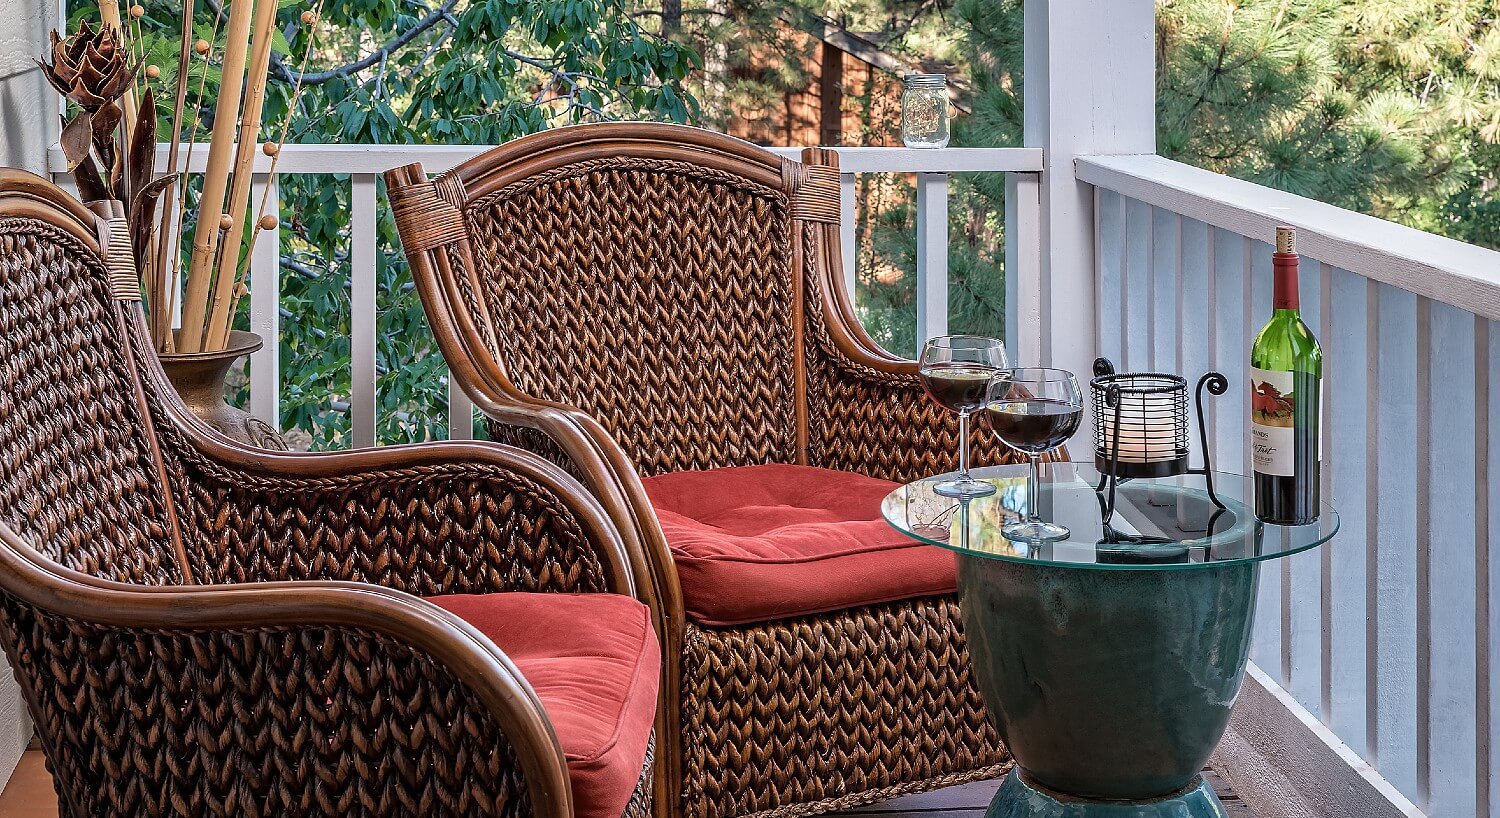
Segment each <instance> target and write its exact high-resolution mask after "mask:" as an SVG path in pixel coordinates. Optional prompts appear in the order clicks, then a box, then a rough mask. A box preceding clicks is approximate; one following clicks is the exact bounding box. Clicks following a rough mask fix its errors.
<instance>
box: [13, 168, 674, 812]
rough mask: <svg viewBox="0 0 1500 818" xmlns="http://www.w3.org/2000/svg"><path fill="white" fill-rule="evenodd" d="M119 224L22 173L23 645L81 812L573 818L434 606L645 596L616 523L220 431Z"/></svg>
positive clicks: (28, 693)
mask: <svg viewBox="0 0 1500 818" xmlns="http://www.w3.org/2000/svg"><path fill="white" fill-rule="evenodd" d="M108 228H109V225H108V223H106V222H104V221H103V220H101V219H99V218H97V217H96V216H95V214H94V213H93V212H91V211H90V210H88V209H86V208H85V207H84V206H83V205H81V204H79V203H78V202H76V201H75V200H73V199H72V198H71V197H69V196H68V195H67V194H65V193H64V192H63V191H62V190H60V189H59V188H57V187H55V186H54V185H52V184H51V183H49V182H47V181H46V180H44V179H42V178H40V177H37V176H33V175H31V174H28V173H24V172H21V171H14V170H9V169H0V639H3V642H4V648H5V653H6V657H7V659H8V660H9V662H10V665H11V667H12V668H14V671H15V673H16V677H17V679H18V680H19V681H20V684H21V689H22V692H23V694H24V697H25V700H26V703H27V706H28V707H29V708H30V711H31V713H32V715H33V716H34V718H35V721H36V729H37V737H38V739H39V740H40V743H41V747H42V750H43V752H44V753H45V756H46V760H47V764H48V766H49V768H50V769H51V771H52V774H53V776H54V781H55V786H56V788H57V790H58V793H59V796H60V809H61V813H62V815H64V816H68V818H85V817H87V818H98V816H138V815H176V816H195V817H197V816H225V817H226V818H227V817H228V816H281V815H324V816H398V815H421V816H428V815H455V816H457V815H465V816H468V815H497V816H507V818H523V817H525V816H538V817H541V816H545V818H572V815H573V806H572V797H571V793H570V788H569V779H568V773H567V768H566V766H565V763H564V756H563V751H562V749H561V747H560V746H559V743H558V739H557V736H556V734H555V733H554V731H553V729H552V726H551V723H550V722H549V720H548V718H547V714H546V713H545V712H544V710H543V709H542V705H541V703H540V702H539V700H538V699H537V697H536V695H535V693H534V692H533V691H532V689H531V688H530V686H529V685H528V684H527V683H526V681H525V679H524V678H523V677H522V676H521V674H520V673H519V672H518V671H517V669H516V666H515V665H514V664H513V663H512V662H511V661H510V660H509V659H508V658H507V657H506V656H505V655H504V654H503V653H502V652H501V651H500V650H498V649H497V648H496V647H495V645H494V644H493V643H492V642H490V640H488V639H487V638H485V637H483V636H482V635H481V634H480V633H479V632H478V631H476V630H475V629H474V628H472V627H470V626H469V625H467V624H466V623H464V622H463V621H461V620H460V619H458V618H456V617H455V616H453V615H451V614H449V613H447V612H446V611H443V610H441V609H439V608H437V607H436V606H434V605H432V604H430V603H427V602H424V601H422V600H420V599H417V598H416V596H417V595H433V594H440V593H485V592H492V591H512V590H525V591H560V592H584V591H598V592H606V591H608V592H616V593H622V594H631V595H633V594H634V588H635V586H634V579H633V576H632V573H631V570H630V566H629V558H628V556H627V555H626V553H625V551H624V548H623V544H622V541H621V539H620V537H619V535H618V534H617V533H616V528H615V526H614V525H612V524H611V522H610V520H609V519H608V517H607V515H606V514H605V512H604V510H603V509H602V508H601V507H600V505H599V504H598V503H597V502H595V501H593V500H591V499H590V498H589V497H588V496H587V494H586V493H585V492H583V491H582V489H581V487H580V486H579V485H578V483H577V482H576V481H575V480H574V479H573V478H571V477H569V476H568V475H566V474H564V473H563V472H562V471H561V470H560V469H558V468H557V467H555V466H553V465H551V464H549V463H546V462H543V461H541V460H540V459H538V458H535V457H533V456H531V455H529V454H526V453H524V452H518V451H516V450H514V449H510V448H507V447H503V446H499V445H494V444H482V443H472V444H465V443H454V444H433V445H421V446H399V447H390V448H385V449H379V450H366V451H354V452H339V453H326V454H305V453H304V454H298V453H279V452H270V451H263V450H257V449H250V448H247V447H244V446H241V445H239V444H237V443H234V442H232V441H230V440H227V439H225V438H223V437H221V436H219V435H218V434H217V433H215V432H212V431H211V430H209V429H208V428H207V427H206V426H204V425H202V424H201V423H199V422H198V421H197V420H196V419H195V418H194V417H192V416H191V415H190V414H189V413H188V412H187V410H186V408H185V407H184V406H183V405H182V403H181V401H180V400H179V399H178V398H177V396H176V393H175V392H174V391H173V390H172V389H171V387H170V385H168V384H167V383H166V381H165V379H164V376H163V374H162V371H161V368H160V366H159V364H158V363H157V360H156V357H155V355H154V353H153V351H152V347H151V345H150V342H149V340H148V338H147V335H146V332H145V329H144V323H143V315H142V310H141V305H140V303H139V283H138V280H137V279H136V278H135V275H134V270H133V269H132V266H131V265H130V264H129V262H128V258H129V247H128V243H126V244H123V245H121V244H118V243H117V244H115V246H113V247H110V246H109V242H108V241H107V240H105V239H101V236H104V237H108V236H110V235H111V234H110V231H109V229H108ZM123 235H124V234H123V233H121V232H120V231H118V230H117V231H116V232H115V236H116V238H118V237H120V236H123ZM122 259H126V260H127V261H124V262H122ZM111 273H113V274H114V275H113V279H111ZM649 790H650V785H649V775H647V774H643V776H642V779H641V784H640V786H639V787H638V791H637V797H636V798H634V799H632V802H631V806H630V808H629V809H628V810H627V812H626V816H627V818H643V816H645V815H647V814H649V812H650V806H649Z"/></svg>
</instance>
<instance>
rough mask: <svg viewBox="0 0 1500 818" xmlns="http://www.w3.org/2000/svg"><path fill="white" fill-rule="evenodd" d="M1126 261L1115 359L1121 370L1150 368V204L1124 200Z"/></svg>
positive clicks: (1121, 283) (1123, 267)
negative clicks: (1122, 315) (1118, 348)
mask: <svg viewBox="0 0 1500 818" xmlns="http://www.w3.org/2000/svg"><path fill="white" fill-rule="evenodd" d="M1124 239H1125V261H1124V264H1123V265H1122V267H1121V272H1120V287H1121V290H1120V300H1121V303H1120V309H1123V310H1124V312H1125V318H1124V340H1125V347H1124V349H1123V351H1122V354H1121V356H1120V358H1121V360H1118V361H1115V364H1116V365H1117V366H1119V367H1120V369H1121V371H1126V372H1133V371H1139V370H1143V369H1150V368H1151V317H1150V312H1149V310H1150V307H1149V304H1150V303H1151V289H1150V288H1151V206H1150V205H1148V204H1145V203H1143V202H1138V201H1136V200H1134V199H1128V200H1126V203H1125V233H1124Z"/></svg>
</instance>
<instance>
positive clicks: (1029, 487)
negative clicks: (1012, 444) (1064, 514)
mask: <svg viewBox="0 0 1500 818" xmlns="http://www.w3.org/2000/svg"><path fill="white" fill-rule="evenodd" d="M1027 457H1028V458H1029V459H1030V460H1031V468H1030V470H1028V471H1027V474H1026V522H1028V523H1039V522H1041V521H1042V515H1041V514H1040V513H1038V508H1039V507H1040V505H1041V502H1042V498H1041V497H1040V496H1038V495H1040V494H1041V482H1042V481H1041V475H1040V473H1039V466H1038V464H1039V463H1040V462H1041V457H1040V456H1039V455H1034V454H1033V455H1027Z"/></svg>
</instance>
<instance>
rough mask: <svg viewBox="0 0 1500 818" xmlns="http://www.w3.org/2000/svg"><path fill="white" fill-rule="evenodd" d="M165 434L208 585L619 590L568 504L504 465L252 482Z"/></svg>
mask: <svg viewBox="0 0 1500 818" xmlns="http://www.w3.org/2000/svg"><path fill="white" fill-rule="evenodd" d="M161 428H162V429H163V433H162V435H161V441H162V450H163V454H164V457H165V459H166V463H167V472H168V474H169V475H170V476H171V480H172V485H173V487H174V491H173V496H174V497H175V499H176V500H177V504H178V519H180V520H181V521H182V524H183V529H184V536H183V540H184V545H185V546H186V548H187V550H188V556H189V558H190V559H191V560H193V564H194V566H195V567H196V568H197V570H199V571H201V572H204V573H205V576H204V577H203V578H202V579H203V581H205V582H267V581H279V580H309V579H330V580H349V581H355V582H369V583H372V584H375V585H380V586H382V587H385V588H393V589H395V590H398V591H405V592H406V593H409V594H414V595H417V596H432V595H436V594H482V593H492V592H498V591H560V592H565V593H581V592H594V591H604V590H607V589H606V587H605V582H604V576H603V573H602V570H601V568H600V565H599V559H598V556H597V555H596V554H595V553H594V551H593V550H592V549H591V548H590V547H589V543H588V542H587V540H586V538H585V537H584V534H583V532H582V531H581V530H580V529H579V527H578V523H577V521H576V520H575V519H574V517H573V515H572V514H571V512H569V511H568V509H567V506H566V505H565V504H564V503H563V501H562V499H561V498H559V497H558V496H557V495H555V494H553V493H552V492H551V491H549V490H547V489H546V488H544V487H542V486H540V485H538V484H536V483H535V482H534V481H532V480H529V479H527V478H526V477H524V476H522V475H519V474H516V473H514V472H510V471H507V470H505V469H503V468H500V467H498V466H493V465H488V464H484V465H481V464H438V465H432V466H424V467H408V468H404V469H397V470H390V471H380V472H366V473H359V474H351V475H347V476H343V477H338V478H332V479H324V480H314V479H305V478H304V479H294V478H285V477H276V478H251V477H249V476H247V475H244V474H240V473H236V472H232V471H229V470H226V469H224V468H222V467H220V466H218V465H217V464H215V463H214V462H213V461H211V460H209V459H207V458H205V457H203V456H201V455H199V454H198V453H197V451H196V450H195V449H193V447H192V446H190V445H188V444H187V442H186V441H185V440H184V439H183V438H182V436H181V435H179V434H175V433H173V432H171V431H170V429H168V427H167V426H166V425H165V424H163V425H162V427H161Z"/></svg>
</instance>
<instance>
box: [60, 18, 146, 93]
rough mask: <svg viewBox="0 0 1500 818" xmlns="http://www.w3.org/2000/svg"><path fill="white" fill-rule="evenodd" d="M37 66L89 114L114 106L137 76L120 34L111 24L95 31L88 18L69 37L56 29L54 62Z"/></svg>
mask: <svg viewBox="0 0 1500 818" xmlns="http://www.w3.org/2000/svg"><path fill="white" fill-rule="evenodd" d="M37 65H39V66H41V68H42V73H43V74H45V75H46V77H47V81H48V82H50V83H52V87H53V88H56V89H57V90H58V92H59V93H61V94H63V95H64V96H66V97H67V98H68V99H70V100H72V101H73V102H76V103H78V105H79V107H81V108H83V109H84V110H85V111H88V112H89V113H93V112H95V111H98V110H99V109H101V108H104V107H105V106H107V105H112V104H113V103H114V101H115V100H117V99H119V98H120V95H121V94H124V93H125V91H126V90H128V89H129V88H130V83H131V81H132V80H134V79H135V69H134V68H131V67H130V60H129V54H128V53H127V52H126V50H125V46H124V44H123V43H122V42H121V40H120V35H119V33H118V32H116V31H115V30H114V29H113V28H111V27H109V26H107V25H105V26H100V27H99V30H97V31H95V30H94V29H92V28H90V27H89V24H88V21H87V20H83V21H80V22H79V23H78V33H77V34H74V35H73V36H71V37H69V38H67V39H63V38H61V37H59V36H58V35H57V32H56V31H54V32H52V63H51V64H50V65H49V64H47V63H45V62H42V61H40V60H38V61H37Z"/></svg>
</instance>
